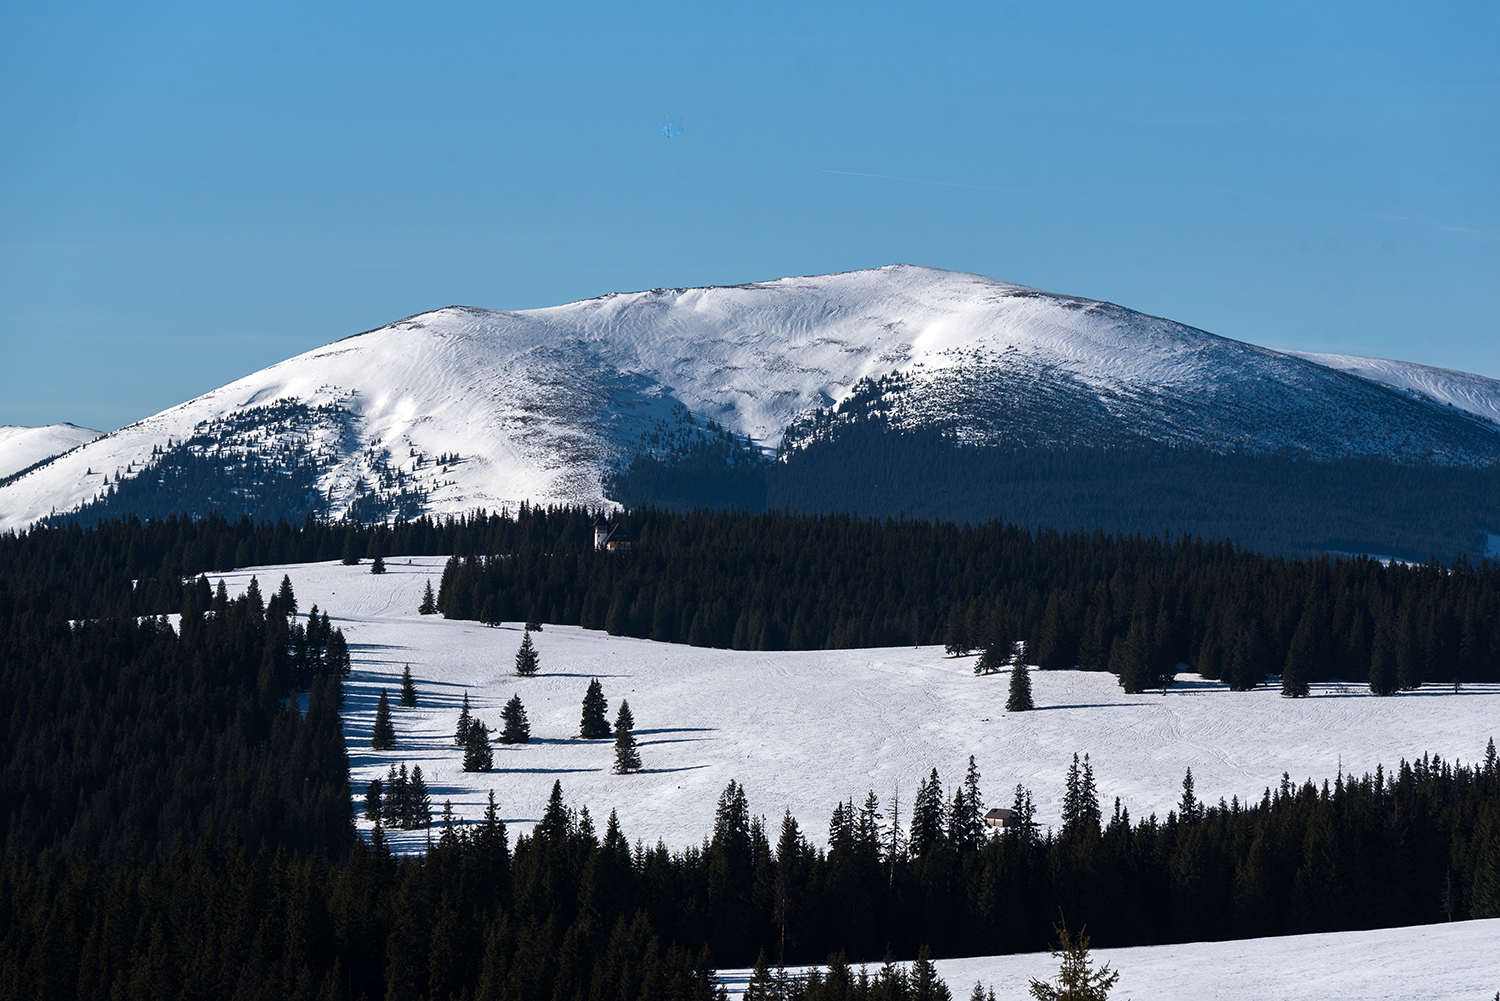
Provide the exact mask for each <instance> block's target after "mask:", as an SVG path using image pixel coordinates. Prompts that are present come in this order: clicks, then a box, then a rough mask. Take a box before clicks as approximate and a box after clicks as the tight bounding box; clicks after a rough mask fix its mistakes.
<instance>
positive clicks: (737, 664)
mask: <svg viewBox="0 0 1500 1001" xmlns="http://www.w3.org/2000/svg"><path fill="white" fill-rule="evenodd" d="M445 561H446V560H445V558H443V557H413V558H412V559H411V561H410V562H409V563H408V562H407V559H406V558H405V557H394V558H392V559H390V560H388V561H387V568H388V570H387V573H385V574H384V575H380V576H377V575H374V574H371V573H370V572H369V566H368V564H365V565H361V566H350V567H346V566H343V565H341V564H339V563H315V564H300V565H294V566H286V567H260V568H253V569H245V570H239V571H235V572H232V573H225V574H215V575H211V576H210V578H209V579H210V582H211V583H214V584H215V585H216V584H217V581H218V580H219V579H221V578H222V579H223V580H224V581H225V582H226V584H227V585H228V587H229V588H230V591H231V593H240V592H242V591H243V590H244V589H245V587H247V586H248V584H249V580H250V577H251V576H252V575H253V576H256V577H257V578H259V581H260V587H261V591H262V593H263V594H266V595H268V596H269V595H270V594H271V593H273V592H274V591H275V589H276V588H277V587H278V586H279V584H280V582H281V578H282V575H283V574H287V575H289V576H290V577H291V580H292V585H293V587H294V589H295V591H296V594H297V599H298V604H299V607H300V608H301V610H302V612H303V614H304V615H305V614H306V612H307V611H308V609H309V607H310V606H311V605H313V604H314V603H316V604H317V605H318V606H319V608H320V610H324V611H327V612H329V614H330V615H331V616H332V620H333V622H334V624H336V625H338V626H340V627H342V629H343V630H344V634H345V636H346V638H347V639H348V641H349V644H350V650H351V653H352V656H353V661H354V670H353V675H352V677H351V678H350V679H349V680H348V682H347V683H346V693H347V697H346V702H345V706H344V718H345V735H346V738H347V741H348V746H349V754H350V765H351V777H352V780H353V784H354V790H353V791H354V796H355V800H356V802H358V801H359V800H360V799H362V796H363V791H364V787H365V785H366V784H367V783H368V782H369V780H370V779H372V778H375V777H379V776H383V775H384V774H385V773H386V770H387V768H388V767H389V766H390V765H391V764H392V763H397V764H399V763H401V762H405V763H406V764H407V765H408V767H410V766H412V765H417V764H420V765H421V767H422V771H423V774H424V777H425V779H426V781H427V784H428V787H429V789H430V791H431V794H432V800H433V805H434V808H435V811H440V810H441V807H442V804H443V801H444V800H452V803H453V807H454V811H455V813H456V814H457V815H458V817H459V818H461V819H464V820H469V821H472V820H475V819H477V818H479V817H480V816H481V815H482V813H483V810H484V805H485V800H486V793H487V792H488V791H489V790H491V789H493V790H494V792H495V797H496V800H497V802H498V804H499V808H500V813H501V815H502V817H503V818H504V819H505V820H506V822H507V823H508V824H510V825H512V829H513V833H514V831H515V830H516V829H521V830H529V828H530V826H531V825H533V824H534V823H535V822H536V821H537V819H538V818H539V817H540V814H541V810H542V808H543V806H544V805H545V804H546V800H547V796H548V794H549V793H550V791H551V788H552V784H553V782H554V781H559V780H560V781H561V782H562V786H563V792H564V795H565V797H566V799H567V801H568V803H569V805H571V806H574V807H581V806H585V805H586V806H587V807H588V808H589V811H590V813H591V814H592V816H593V817H594V818H595V824H596V826H597V827H598V828H599V829H600V830H602V829H603V824H604V820H605V818H606V817H608V815H609V812H610V810H612V809H613V810H617V811H618V813H619V817H620V822H621V824H622V826H623V829H624V831H625V833H626V835H627V836H628V837H629V838H630V839H631V840H632V841H634V840H636V839H642V840H644V841H646V842H647V843H648V844H649V843H654V842H656V841H657V840H658V839H660V840H662V841H663V842H664V843H665V844H666V845H667V846H668V847H670V848H673V849H681V848H683V847H686V846H687V845H690V844H697V843H699V842H700V841H701V840H702V839H703V838H704V837H705V836H706V835H707V834H709V833H710V832H711V830H712V827H713V815H714V805H715V802H716V800H717V798H718V796H719V794H720V793H721V792H722V791H723V789H724V787H725V785H726V784H727V783H728V782H729V781H730V780H731V779H734V780H737V781H739V782H740V783H742V784H743V785H744V786H745V789H746V794H747V796H748V798H749V801H750V806H751V809H752V812H753V813H755V814H757V815H764V816H765V817H766V818H767V822H768V824H769V825H770V829H771V830H772V831H774V830H775V829H776V825H777V824H778V823H779V821H780V817H781V815H782V812H783V811H784V810H788V809H789V810H790V811H791V812H792V814H793V816H795V817H796V818H797V821H798V823H799V824H800V825H801V828H802V830H803V832H804V834H805V835H806V836H807V837H808V838H809V840H811V841H813V842H814V843H816V844H823V843H825V842H826V837H827V825H828V819H829V815H830V814H831V813H832V811H833V807H834V805H835V803H837V802H839V801H842V800H847V799H851V798H852V799H854V800H855V801H856V802H858V801H862V800H863V799H864V797H865V794H866V792H867V791H868V790H870V789H873V790H874V791H875V792H876V794H877V795H879V796H880V798H881V801H882V803H883V804H884V810H885V812H886V815H887V816H889V805H890V800H891V796H892V793H893V791H894V790H895V789H896V787H897V785H898V783H899V788H900V797H901V803H902V807H901V816H902V821H903V824H905V823H906V821H907V820H909V817H910V810H911V801H912V796H913V794H914V792H915V791H916V786H917V783H918V781H920V780H921V779H923V778H925V777H926V776H927V774H928V772H929V770H930V769H931V768H933V767H936V768H937V769H938V771H939V773H940V776H941V778H942V781H943V784H944V788H945V790H947V792H948V793H949V794H950V795H951V792H952V789H953V788H954V783H955V782H957V781H959V780H961V779H962V778H963V774H964V769H965V767H966V765H967V762H968V758H969V755H971V754H972V755H974V757H975V760H976V762H977V764H978V767H979V770H980V772H981V773H982V775H983V779H982V782H981V788H982V790H983V792H984V795H985V802H986V805H987V806H1009V805H1010V802H1011V798H1012V792H1013V790H1014V788H1015V786H1016V784H1017V783H1020V784H1023V785H1025V786H1026V787H1027V788H1029V789H1030V790H1031V792H1032V794H1033V795H1034V797H1035V798H1036V802H1037V807H1038V820H1039V821H1040V822H1041V823H1042V824H1044V825H1055V824H1057V823H1058V821H1059V817H1060V811H1061V798H1062V791H1063V783H1064V778H1065V774H1066V771H1067V768H1068V766H1069V764H1070V763H1071V761H1072V756H1073V754H1074V753H1075V752H1076V753H1078V754H1080V755H1082V754H1084V753H1087V754H1089V755H1090V760H1091V761H1092V764H1093V768H1094V772H1095V776H1096V780H1097V782H1098V787H1099V790H1100V796H1101V801H1102V802H1101V806H1102V808H1103V811H1104V814H1105V816H1109V815H1110V813H1111V812H1112V809H1113V802H1112V801H1113V798H1114V797H1116V796H1118V797H1120V800H1121V803H1122V805H1123V806H1124V807H1126V808H1127V809H1128V810H1129V811H1130V814H1131V816H1132V818H1136V819H1139V818H1142V817H1145V816H1146V815H1148V814H1150V813H1153V812H1154V813H1155V814H1156V815H1157V816H1158V817H1160V818H1165V816H1166V814H1167V811H1169V810H1171V809H1173V808H1174V807H1175V806H1176V804H1177V802H1178V799H1179V797H1180V795H1181V783H1182V778H1183V774H1184V772H1185V770H1186V769H1187V768H1189V767H1191V768H1192V770H1193V778H1194V781H1195V784H1196V790H1197V794H1198V796H1199V798H1200V799H1202V800H1204V801H1206V802H1209V803H1216V802H1217V801H1218V800H1219V799H1220V797H1222V798H1224V799H1226V800H1228V799H1230V798H1231V797H1234V796H1238V797H1239V799H1240V801H1241V802H1246V801H1253V800H1259V799H1260V796H1261V793H1262V791H1263V790H1264V789H1265V788H1266V787H1267V786H1272V787H1274V786H1276V785H1278V784H1279V782H1280V781H1281V775H1282V773H1283V772H1288V773H1290V775H1291V778H1292V781H1293V782H1295V783H1298V784H1300V783H1301V782H1303V781H1304V780H1306V779H1309V778H1310V779H1312V780H1313V781H1314V782H1315V783H1318V784H1319V785H1321V784H1322V782H1323V781H1324V780H1325V779H1326V780H1328V781H1330V782H1331V781H1332V780H1333V779H1334V777H1335V775H1336V774H1337V773H1338V772H1339V770H1340V768H1342V770H1343V772H1344V774H1355V775H1359V774H1363V773H1365V772H1367V771H1370V772H1373V771H1374V769H1375V767H1376V765H1384V766H1385V768H1386V769H1387V770H1388V771H1389V770H1390V769H1392V768H1394V767H1395V766H1396V765H1397V763H1398V762H1399V760H1400V759H1402V758H1406V759H1407V760H1413V759H1415V758H1419V757H1421V756H1422V755H1423V754H1424V753H1433V754H1439V755H1441V756H1442V757H1443V758H1444V759H1446V760H1449V761H1454V760H1461V761H1466V762H1472V761H1476V760H1479V759H1480V758H1481V757H1482V756H1483V754H1484V749H1485V744H1486V742H1487V741H1488V740H1489V739H1490V737H1491V736H1492V735H1495V733H1496V731H1497V730H1500V725H1497V720H1500V685H1477V684H1476V685H1466V686H1464V688H1463V690H1462V692H1460V693H1458V694H1454V692H1453V690H1452V687H1451V685H1450V686H1443V685H1429V686H1427V687H1424V688H1422V689H1420V690H1418V691H1416V692H1409V693H1402V694H1400V695H1397V696H1393V697H1389V698H1377V697H1375V696H1372V695H1370V694H1368V692H1366V691H1365V690H1364V689H1363V688H1361V687H1360V686H1356V685H1349V686H1347V691H1343V692H1340V691H1338V688H1339V687H1340V686H1338V685H1335V684H1322V685H1316V686H1314V691H1315V695H1314V697H1312V698H1308V699H1302V700H1287V699H1282V698H1281V697H1280V695H1279V692H1278V691H1277V690H1275V689H1274V688H1269V687H1263V688H1261V689H1258V690H1256V691H1253V692H1246V693H1235V692H1230V691H1228V690H1227V689H1226V688H1225V687H1224V686H1223V685H1221V684H1219V683H1217V682H1209V681H1204V680H1202V679H1200V678H1199V677H1198V676H1197V675H1187V676H1185V678H1184V680H1183V682H1182V683H1180V684H1179V685H1178V686H1177V687H1176V688H1174V689H1172V690H1171V691H1170V692H1169V693H1168V694H1167V695H1165V696H1163V695H1160V694H1157V693H1151V694H1145V695H1126V694H1125V693H1123V692H1122V691H1121V690H1120V687H1119V685H1118V684H1117V683H1116V681H1115V678H1114V676H1113V675H1110V674H1107V673H1102V672H1101V673H1086V672H1079V671H1055V672H1053V671H1034V672H1032V686H1033V690H1034V693H1035V698H1036V703H1037V706H1038V708H1037V710H1036V711H1034V712H1029V713H1019V714H1008V713H1006V712H1005V711H1004V703H1005V698H1006V693H1007V685H1008V675H1007V674H1004V673H1002V674H998V675H994V676H990V677H984V678H979V677H975V676H974V674H973V672H972V665H973V663H974V662H973V660H972V659H971V658H962V659H952V658H949V657H946V656H945V655H944V653H943V651H942V650H941V649H940V648H937V647H922V648H920V649H913V648H910V647H907V648H875V649H860V650H833V651H803V652H777V653H757V652H747V651H732V650H712V649H703V648H695V647H688V646H680V645H676V644H666V643H653V642H650V641H648V640H637V639H629V638H625V637H615V636H609V635H607V634H605V633H603V632H594V631H588V630H584V629H580V628H577V627H569V626H548V627H546V628H545V630H544V631H542V632H540V633H537V634H535V635H534V637H533V639H534V641H535V643H536V646H537V651H538V653H539V655H540V658H541V674H540V676H538V677H535V678H529V679H526V678H517V677H515V676H514V663H515V652H516V648H517V647H518V646H519V644H520V640H521V628H520V625H519V624H514V623H513V624H507V625H504V626H501V627H497V628H491V627H486V626H482V625H480V624H479V623H477V622H457V621H448V620H445V619H443V618H441V617H440V616H421V615H418V614H417V612H416V609H417V605H418V603H419V602H420V600H421V597H422V592H423V588H424V585H425V584H426V583H427V582H428V581H431V583H432V585H433V587H434V589H436V587H437V585H438V583H439V579H440V577H441V574H442V568H443V564H444V563H445ZM408 663H409V664H410V665H411V670H412V674H413V676H414V677H415V679H416V683H417V689H418V692H419V695H420V702H419V705H418V707H417V708H415V709H403V708H401V707H400V706H399V705H398V704H397V700H398V697H399V689H400V683H401V671H402V667H403V665H405V664H408ZM592 677H597V678H599V679H600V681H601V683H602V685H603V687H604V694H605V697H606V698H607V699H608V700H609V718H610V720H611V722H612V721H613V720H614V715H615V712H616V711H617V709H618V707H619V702H620V699H621V698H627V699H629V700H630V707H631V710H632V712H633V713H634V715H635V719H636V725H637V730H636V736H637V739H638V740H639V742H640V751H641V756H642V759H643V762H644V765H645V771H644V772H643V773H642V774H638V775H629V776H618V775H614V774H612V773H611V771H610V768H611V766H612V765H613V762H614V752H613V745H612V743H611V742H610V741H582V740H578V739H576V738H575V737H574V735H575V734H576V733H577V732H578V725H579V716H580V714H581V705H582V701H583V694H584V690H585V689H586V688H587V687H588V682H589V679H590V678H592ZM381 687H385V688H386V689H388V691H389V693H390V698H391V704H392V712H393V716H394V721H395V725H396V732H397V735H398V739H399V741H400V743H399V745H398V747H397V748H396V749H395V750H394V751H389V752H377V751H373V750H371V749H370V746H369V739H370V731H371V727H372V725H373V721H374V710H375V704H376V701H377V700H378V697H379V691H380V688H381ZM466 691H467V692H468V693H469V698H470V704H471V707H472V709H473V711H474V713H475V714H476V715H477V716H479V717H480V718H481V719H483V720H485V722H486V723H488V724H489V725H490V726H491V727H492V728H494V729H496V730H498V728H499V723H500V708H501V706H502V705H504V703H505V702H506V701H507V700H508V699H509V698H510V697H511V695H513V694H517V693H519V694H520V696H521V699H522V702H523V703H524V704H525V706H526V711H527V714H528V715H529V717H530V721H531V730H532V735H533V742H532V743H531V744H528V745H521V746H513V747H507V746H502V745H498V744H497V745H496V746H495V770H494V771H493V772H490V773H485V774H479V773H465V772H463V771H462V752H461V750H460V749H459V748H458V747H456V746H454V744H453V730H454V726H455V723H456V721H457V717H458V710H459V705H460V703H461V702H462V700H463V695H464V692H466ZM359 825H360V827H361V829H362V830H365V831H368V829H369V824H368V823H367V822H366V821H364V819H363V817H362V815H361V817H360V820H359ZM389 837H390V839H391V841H392V843H393V845H394V846H395V847H396V848H397V850H400V851H421V850H422V849H423V847H424V845H425V841H426V837H427V835H426V833H424V832H409V831H391V832H389ZM1497 986H1500V985H1497ZM1122 996H1123V995H1122Z"/></svg>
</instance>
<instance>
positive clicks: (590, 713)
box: [578, 678, 609, 740]
mask: <svg viewBox="0 0 1500 1001" xmlns="http://www.w3.org/2000/svg"><path fill="white" fill-rule="evenodd" d="M608 712H609V703H608V702H606V701H605V699H604V686H603V685H601V684H599V679H598V678H592V679H590V680H589V690H588V691H587V692H585V693H584V696H583V719H582V721H581V722H580V723H579V725H578V736H580V737H582V738H583V739H584V740H603V739H605V738H606V737H608V736H609V716H608V715H607V713H608Z"/></svg>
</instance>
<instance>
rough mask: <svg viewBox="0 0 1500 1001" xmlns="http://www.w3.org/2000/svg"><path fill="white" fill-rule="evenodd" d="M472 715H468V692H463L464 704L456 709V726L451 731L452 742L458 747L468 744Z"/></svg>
mask: <svg viewBox="0 0 1500 1001" xmlns="http://www.w3.org/2000/svg"><path fill="white" fill-rule="evenodd" d="M473 720H474V717H472V716H470V715H469V693H468V692H464V705H463V708H462V709H460V710H459V711H458V728H457V729H456V730H454V731H453V743H454V744H455V745H456V746H458V747H468V746H469V727H470V726H472V725H473Z"/></svg>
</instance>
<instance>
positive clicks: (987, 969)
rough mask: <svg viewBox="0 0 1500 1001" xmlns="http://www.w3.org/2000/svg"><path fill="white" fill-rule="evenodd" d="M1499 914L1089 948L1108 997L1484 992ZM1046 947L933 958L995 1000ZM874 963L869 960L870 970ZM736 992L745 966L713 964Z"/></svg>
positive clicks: (1452, 999) (1447, 996) (1499, 965)
mask: <svg viewBox="0 0 1500 1001" xmlns="http://www.w3.org/2000/svg"><path fill="white" fill-rule="evenodd" d="M1497 950H1500V918H1491V919H1489V920H1485V921H1460V922H1456V923H1454V924H1438V925H1418V926H1415V927H1408V928H1381V929H1377V930H1375V931H1352V932H1334V933H1331V934H1325V935H1288V936H1284V937H1281V938H1255V939H1241V940H1238V941H1233V942H1192V943H1188V944H1185V945H1157V946H1141V947H1137V948H1133V949H1096V950H1091V953H1090V955H1091V956H1092V957H1093V958H1094V967H1095V969H1098V968H1099V967H1100V966H1102V965H1103V964H1105V963H1108V964H1109V965H1110V967H1111V968H1112V969H1116V970H1119V971H1120V982H1119V983H1118V984H1117V985H1116V986H1115V988H1114V990H1112V991H1111V992H1110V995H1111V997H1114V998H1121V999H1126V998H1133V999H1135V1001H1146V999H1148V998H1149V999H1151V1001H1270V999H1276V1001H1333V999H1337V1001H1458V999H1473V1001H1490V999H1491V998H1493V997H1494V994H1495V991H1497V990H1500V959H1497V958H1496V957H1497V955H1500V951H1497ZM1057 963H1058V961H1057V960H1056V959H1053V958H1052V957H1051V956H1050V955H1048V954H1047V953H1045V952H1041V953H1019V954H1015V955H1010V956H976V957H973V958H970V959H940V960H938V961H937V968H938V973H939V975H941V976H942V978H943V980H944V982H946V983H947V985H948V989H949V990H950V991H952V993H953V997H954V999H955V1001H964V999H965V998H967V997H968V996H969V992H970V991H971V990H972V989H973V987H974V982H975V981H976V980H978V981H981V982H983V983H984V985H985V987H986V988H989V987H994V989H995V998H996V1001H1012V999H1017V1001H1019V999H1022V998H1029V997H1030V996H1031V995H1030V994H1029V993H1028V992H1027V989H1026V985H1027V984H1028V983H1029V982H1030V981H1031V979H1032V978H1033V977H1035V978H1036V979H1038V980H1046V981H1049V982H1051V983H1056V979H1055V978H1056V975H1057ZM872 972H873V970H872ZM720 976H721V978H722V979H723V981H724V983H725V985H726V986H727V987H728V988H729V991H730V997H731V998H732V999H736V1001H737V999H738V997H739V996H740V995H742V994H743V993H744V990H745V984H746V983H748V982H749V979H750V971H749V970H725V971H722V972H721V973H720Z"/></svg>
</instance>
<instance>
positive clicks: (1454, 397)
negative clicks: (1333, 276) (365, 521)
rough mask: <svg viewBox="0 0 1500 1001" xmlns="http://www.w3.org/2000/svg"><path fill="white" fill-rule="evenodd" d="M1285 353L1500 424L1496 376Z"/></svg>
mask: <svg viewBox="0 0 1500 1001" xmlns="http://www.w3.org/2000/svg"><path fill="white" fill-rule="evenodd" d="M1287 353H1288V354H1290V355H1293V356H1294V357H1297V358H1305V359H1306V360H1308V361H1310V362H1312V363H1313V364H1315V365H1322V366H1324V367H1325V368H1332V369H1337V370H1339V371H1340V372H1348V373H1350V374H1351V375H1357V376H1359V377H1360V378H1361V379H1367V380H1369V381H1370V382H1377V383H1379V384H1381V385H1382V386H1390V387H1391V388H1392V389H1398V390H1400V391H1401V392H1403V393H1407V394H1410V395H1411V396H1413V397H1416V398H1419V399H1425V400H1431V401H1433V402H1436V403H1442V404H1447V405H1448V406H1451V407H1457V408H1458V409H1459V410H1463V411H1467V412H1468V413H1471V414H1474V415H1475V416H1476V417H1483V418H1484V419H1485V420H1487V421H1493V422H1495V423H1497V424H1500V379H1491V378H1489V377H1488V376H1483V375H1474V374H1473V373H1471V372H1455V371H1454V370H1453V369H1450V368H1433V367H1432V366H1430V365H1418V364H1416V363H1415V362H1409V361H1388V360H1386V359H1384V358H1361V357H1359V356H1358V355H1323V354H1312V353H1309V352H1304V351H1289V352H1287Z"/></svg>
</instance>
